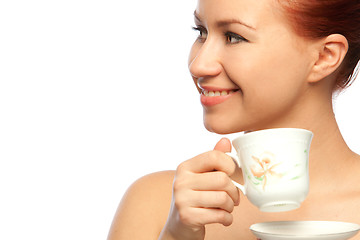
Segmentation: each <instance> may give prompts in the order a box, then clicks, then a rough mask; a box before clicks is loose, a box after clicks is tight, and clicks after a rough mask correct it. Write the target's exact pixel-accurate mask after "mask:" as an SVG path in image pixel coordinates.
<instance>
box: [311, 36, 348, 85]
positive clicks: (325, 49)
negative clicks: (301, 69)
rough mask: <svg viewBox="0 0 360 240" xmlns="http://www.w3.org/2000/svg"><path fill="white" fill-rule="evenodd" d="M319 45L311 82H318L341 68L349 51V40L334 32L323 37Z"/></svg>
mask: <svg viewBox="0 0 360 240" xmlns="http://www.w3.org/2000/svg"><path fill="white" fill-rule="evenodd" d="M318 43H319V45H317V50H316V51H317V54H316V55H317V56H318V57H317V59H316V61H315V63H314V65H313V66H312V71H311V73H310V75H309V78H308V81H309V82H313V83H314V82H318V81H320V80H322V79H324V78H325V77H327V76H329V75H330V74H332V73H333V72H335V70H336V69H338V68H339V66H340V65H341V63H342V61H343V60H344V58H345V55H346V53H347V51H348V48H349V46H348V42H347V40H346V38H345V37H344V36H343V35H340V34H332V35H329V36H327V37H326V38H323V39H321V40H320V41H319V42H318Z"/></svg>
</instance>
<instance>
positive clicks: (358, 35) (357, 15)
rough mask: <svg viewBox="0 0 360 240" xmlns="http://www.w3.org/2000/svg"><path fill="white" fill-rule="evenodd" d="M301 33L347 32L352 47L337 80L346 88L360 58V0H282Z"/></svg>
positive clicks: (313, 36)
mask: <svg viewBox="0 0 360 240" xmlns="http://www.w3.org/2000/svg"><path fill="white" fill-rule="evenodd" d="M278 2H279V3H280V4H281V6H282V7H283V9H284V10H285V11H284V12H285V15H286V16H287V17H288V19H289V20H290V23H291V24H292V26H293V27H294V30H295V32H296V33H297V34H299V35H300V36H303V37H306V38H310V39H317V38H323V37H326V36H329V35H331V34H336V33H337V34H341V35H343V36H344V37H345V38H346V39H347V41H348V44H349V50H348V52H347V54H346V56H345V59H344V61H343V63H342V66H341V68H340V72H339V74H338V76H337V80H336V86H335V87H336V89H344V88H345V87H347V86H349V85H350V84H351V82H352V81H353V80H354V79H355V78H356V75H357V72H358V70H359V68H358V67H356V66H357V64H358V62H359V58H360V0H278Z"/></svg>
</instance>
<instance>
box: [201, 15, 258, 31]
mask: <svg viewBox="0 0 360 240" xmlns="http://www.w3.org/2000/svg"><path fill="white" fill-rule="evenodd" d="M194 17H195V18H196V20H198V21H199V22H202V21H201V19H200V17H199V15H198V14H197V13H196V11H194ZM230 24H241V25H243V26H245V27H247V28H250V29H251V30H256V28H255V27H253V26H251V25H249V24H247V23H244V22H243V21H240V20H239V19H235V18H231V19H226V20H221V21H217V22H216V26H218V27H224V26H227V25H230Z"/></svg>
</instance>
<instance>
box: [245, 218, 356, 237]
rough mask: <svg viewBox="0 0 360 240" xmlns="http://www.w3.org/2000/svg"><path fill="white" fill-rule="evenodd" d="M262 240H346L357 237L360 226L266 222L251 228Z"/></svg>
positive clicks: (319, 222) (329, 222)
mask: <svg viewBox="0 0 360 240" xmlns="http://www.w3.org/2000/svg"><path fill="white" fill-rule="evenodd" d="M250 230H251V231H252V232H253V234H254V235H255V236H256V237H257V238H259V239H261V240H284V239H292V240H304V239H306V240H321V239H323V240H345V239H349V238H351V237H353V236H355V235H356V234H357V233H358V231H359V230H360V225H358V224H355V223H346V222H333V221H288V222H287V221H284V222H264V223H256V224H253V225H251V226H250Z"/></svg>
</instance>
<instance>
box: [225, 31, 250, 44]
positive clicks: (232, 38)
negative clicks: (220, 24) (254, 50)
mask: <svg viewBox="0 0 360 240" xmlns="http://www.w3.org/2000/svg"><path fill="white" fill-rule="evenodd" d="M225 37H226V42H227V43H228V44H236V43H239V42H248V40H247V39H245V38H244V37H242V36H240V35H238V34H236V33H233V32H226V33H225Z"/></svg>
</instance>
